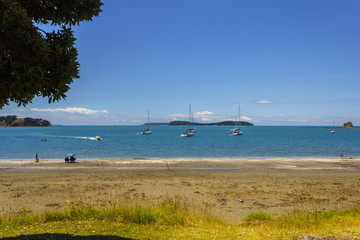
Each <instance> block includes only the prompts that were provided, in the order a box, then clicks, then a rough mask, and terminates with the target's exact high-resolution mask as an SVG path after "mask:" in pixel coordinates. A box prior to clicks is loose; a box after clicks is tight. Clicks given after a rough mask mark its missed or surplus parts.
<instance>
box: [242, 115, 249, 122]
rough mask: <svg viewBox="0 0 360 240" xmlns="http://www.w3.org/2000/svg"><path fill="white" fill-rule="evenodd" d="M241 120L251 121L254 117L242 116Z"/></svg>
mask: <svg viewBox="0 0 360 240" xmlns="http://www.w3.org/2000/svg"><path fill="white" fill-rule="evenodd" d="M240 121H248V122H249V121H252V119H251V118H249V117H247V116H241V117H240Z"/></svg>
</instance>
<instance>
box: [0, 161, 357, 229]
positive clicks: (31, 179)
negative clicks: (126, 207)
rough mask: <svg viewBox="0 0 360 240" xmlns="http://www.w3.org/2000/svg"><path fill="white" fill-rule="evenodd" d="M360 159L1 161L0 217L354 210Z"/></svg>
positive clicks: (235, 216) (232, 215)
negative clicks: (69, 212) (157, 208)
mask: <svg viewBox="0 0 360 240" xmlns="http://www.w3.org/2000/svg"><path fill="white" fill-rule="evenodd" d="M359 195H360V159H359V158H353V159H340V158H246V159H219V158H217V159H128V160H125V159H122V160H115V159H111V160H98V159H78V160H77V161H76V163H64V161H63V160H62V159H53V160H42V161H40V162H39V163H34V162H33V160H1V161H0V214H1V215H2V216H10V215H16V214H19V213H24V212H35V213H37V212H42V211H45V210H50V211H52V210H58V209H61V208H63V207H66V206H69V205H70V204H88V205H94V206H111V204H115V203H120V202H126V203H133V202H136V203H140V204H149V203H157V202H161V201H163V200H165V199H169V198H170V199H180V200H182V201H186V202H188V203H190V204H191V205H194V206H196V208H197V209H206V210H208V211H209V212H210V213H211V214H213V215H215V216H217V217H220V218H222V219H225V220H230V221H234V222H239V221H241V219H242V218H243V217H244V216H246V215H247V214H249V213H250V212H254V211H264V212H267V213H274V214H278V215H281V214H288V213H291V212H293V211H294V210H305V211H311V210H314V209H317V210H329V209H346V208H352V207H355V206H359V204H360V199H359Z"/></svg>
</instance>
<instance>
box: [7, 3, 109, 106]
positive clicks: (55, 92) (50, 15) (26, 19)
mask: <svg viewBox="0 0 360 240" xmlns="http://www.w3.org/2000/svg"><path fill="white" fill-rule="evenodd" d="M102 5H103V4H102V3H101V1H100V0H0V109H2V108H3V107H4V106H5V105H7V104H9V101H13V102H16V103H17V104H18V106H21V105H23V106H26V105H27V104H28V103H31V101H32V99H33V98H34V97H35V96H42V97H47V98H48V101H49V103H51V102H55V101H59V100H61V99H65V98H66V95H65V93H66V92H67V91H68V90H69V89H70V87H69V84H71V83H72V82H73V80H74V79H75V78H79V63H78V60H77V56H78V53H77V49H76V48H75V47H74V43H75V40H76V39H75V37H74V35H73V31H72V30H71V27H72V26H74V25H79V23H80V22H82V21H91V19H92V18H93V17H94V16H98V15H99V13H100V12H101V9H100V7H101V6H102ZM39 24H51V25H53V26H58V29H59V30H54V31H52V32H45V31H43V30H42V29H40V28H39Z"/></svg>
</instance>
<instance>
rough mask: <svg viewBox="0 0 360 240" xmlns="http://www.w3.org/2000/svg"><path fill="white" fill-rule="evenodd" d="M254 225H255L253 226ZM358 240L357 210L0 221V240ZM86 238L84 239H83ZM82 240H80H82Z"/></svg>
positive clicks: (176, 207)
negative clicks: (310, 239) (321, 239)
mask: <svg viewBox="0 0 360 240" xmlns="http://www.w3.org/2000/svg"><path fill="white" fill-rule="evenodd" d="M253 223H256V224H253ZM306 235H311V236H336V237H338V238H340V239H341V238H349V239H350V238H353V239H356V238H360V209H359V208H354V209H352V210H344V211H341V210H334V211H326V212H325V211H314V212H310V213H309V212H306V211H296V212H294V214H292V215H290V216H280V217H276V218H275V217H274V215H270V214H268V213H265V212H252V213H250V214H248V215H247V216H246V217H245V218H244V222H243V223H237V224H235V223H228V222H224V221H222V220H220V219H216V218H213V217H211V216H209V214H208V213H206V212H202V211H200V210H199V209H195V208H193V207H191V206H190V205H189V204H186V203H184V202H180V201H169V200H167V201H164V202H162V203H160V204H156V205H148V206H140V205H139V204H133V205H117V206H112V207H109V208H99V207H98V208H95V207H91V206H70V207H68V208H65V209H63V210H61V211H56V212H44V213H42V214H29V213H26V212H24V213H22V214H20V215H18V216H13V217H8V218H0V238H9V237H15V238H13V239H14V240H21V239H84V240H85V239H86V240H88V239H123V238H125V239H279V240H281V239H302V238H303V237H304V236H306ZM85 236H86V238H85ZM82 237H83V238H82Z"/></svg>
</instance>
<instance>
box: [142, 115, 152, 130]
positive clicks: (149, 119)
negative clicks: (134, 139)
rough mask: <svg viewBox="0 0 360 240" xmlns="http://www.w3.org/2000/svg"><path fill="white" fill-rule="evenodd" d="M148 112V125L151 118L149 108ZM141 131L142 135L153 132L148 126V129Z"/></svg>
mask: <svg viewBox="0 0 360 240" xmlns="http://www.w3.org/2000/svg"><path fill="white" fill-rule="evenodd" d="M147 114H148V122H147V123H148V125H149V120H150V117H149V116H150V114H149V110H148V112H147ZM140 133H141V134H142V135H146V134H152V131H151V130H150V128H149V127H148V128H147V129H145V130H142V131H141V132H140Z"/></svg>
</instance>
